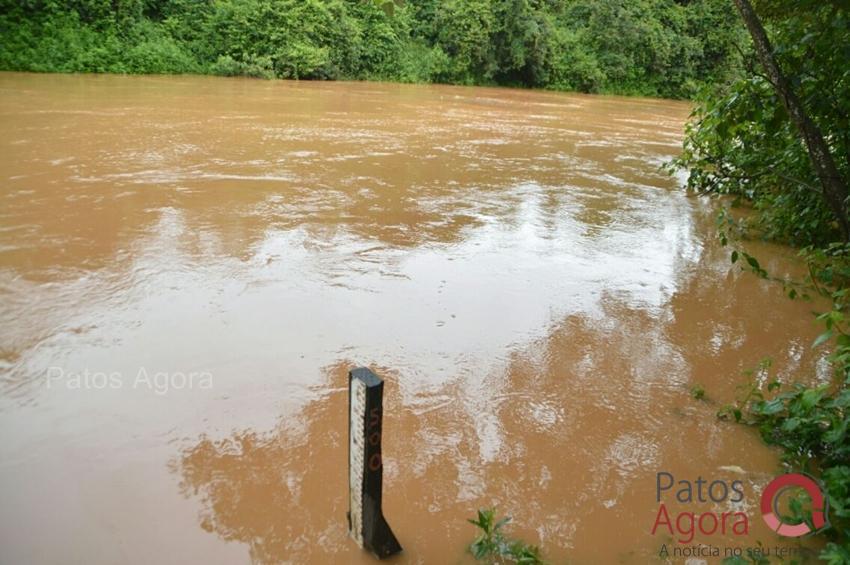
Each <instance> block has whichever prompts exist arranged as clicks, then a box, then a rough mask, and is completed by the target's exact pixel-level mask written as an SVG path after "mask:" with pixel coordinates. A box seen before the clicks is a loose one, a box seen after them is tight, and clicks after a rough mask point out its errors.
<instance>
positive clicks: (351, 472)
mask: <svg viewBox="0 0 850 565" xmlns="http://www.w3.org/2000/svg"><path fill="white" fill-rule="evenodd" d="M383 397H384V381H382V380H381V379H380V378H379V377H378V376H377V375H376V374H375V373H373V372H372V371H370V370H369V369H366V368H362V367H361V368H358V369H352V370H351V371H349V373H348V531H349V534H350V535H351V537H352V538H353V539H354V541H356V542H357V544H358V545H359V546H360V547H362V548H364V549H366V550H368V551H370V552H372V553H373V554H374V555H375V556H376V557H377V558H378V559H383V558H385V557H389V556H391V555H395V554H396V553H398V552H400V551H401V545H399V543H398V540H397V539H396V537H395V535H393V532H392V530H391V529H390V526H389V524H387V521H386V520H385V519H384V514H383V512H382V511H381V496H382V490H383V471H384V466H383V462H382V460H381V428H382V424H383V422H382V420H383Z"/></svg>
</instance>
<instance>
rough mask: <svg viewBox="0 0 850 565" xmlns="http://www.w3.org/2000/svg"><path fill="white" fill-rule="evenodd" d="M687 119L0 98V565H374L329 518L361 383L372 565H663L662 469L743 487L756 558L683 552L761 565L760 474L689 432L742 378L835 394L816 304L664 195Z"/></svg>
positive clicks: (295, 103)
mask: <svg viewBox="0 0 850 565" xmlns="http://www.w3.org/2000/svg"><path fill="white" fill-rule="evenodd" d="M688 113H689V106H688V105H687V104H685V103H681V102H671V101H661V100H647V99H627V98H616V97H593V96H578V95H567V94H560V93H545V92H530V91H520V90H507V89H484V88H461V87H444V86H411V85H387V84H369V83H309V82H301V83H297V82H285V81H255V80H242V79H223V78H210V77H117V76H49V75H44V76H39V75H25V74H10V73H5V74H0V178H1V179H2V187H3V190H2V194H0V199H1V200H0V203H1V204H0V215H2V224H0V296H2V303H0V336H1V337H2V350H1V351H2V365H0V501H2V503H0V562H2V563H10V564H11V563H16V564H18V563H92V564H94V563H119V562H120V563H192V562H198V563H222V564H224V563H227V564H232V563H247V562H254V563H281V562H292V563H331V562H357V563H360V562H362V563H370V562H372V559H371V558H370V557H369V556H367V555H365V554H363V552H362V551H361V550H359V549H358V548H357V547H356V546H355V545H354V543H353V542H352V541H351V540H350V539H349V538H348V537H347V531H346V519H345V513H346V510H347V504H348V498H347V492H346V488H347V427H346V426H347V414H346V411H347V371H348V370H349V369H350V368H352V367H355V366H362V365H365V366H369V367H371V368H373V369H374V370H375V371H376V372H378V374H379V375H380V376H382V377H383V378H384V379H385V399H384V406H385V414H384V446H383V450H384V493H385V495H384V513H385V515H386V517H387V520H388V522H389V523H390V525H391V526H392V528H393V530H394V531H395V534H396V536H397V537H398V539H399V540H400V542H401V544H402V546H403V547H404V549H405V551H404V553H403V554H402V555H401V556H399V557H398V558H396V560H395V561H394V562H398V563H458V562H462V563H465V562H469V561H471V558H470V557H469V555H468V554H466V553H465V547H466V545H467V544H468V543H469V542H470V541H471V540H472V538H473V537H474V535H475V531H474V528H473V527H472V526H471V525H470V524H468V523H466V521H465V519H466V518H469V517H472V516H473V515H474V513H475V510H476V509H477V508H480V507H486V506H497V507H498V508H499V510H500V511H501V512H502V513H507V514H510V515H512V516H513V518H514V524H513V525H512V529H511V530H510V531H511V533H512V534H515V535H517V536H520V537H524V538H525V539H526V540H528V541H530V542H533V543H538V544H540V545H541V546H542V549H543V553H544V554H545V555H546V556H547V557H548V558H550V559H551V560H552V561H553V562H559V563H560V562H564V561H565V560H567V559H569V560H570V562H571V563H646V562H652V561H655V562H657V561H658V558H657V555H658V551H659V547H660V546H661V544H662V543H670V542H671V540H670V537H669V535H663V534H660V533H659V534H657V535H651V534H650V529H651V528H652V525H653V522H654V521H655V518H656V511H657V509H658V503H657V501H656V493H655V487H656V484H655V481H656V473H657V472H659V471H667V472H670V473H672V474H673V475H674V476H675V477H676V479H677V480H678V479H680V478H681V479H689V480H692V481H693V480H696V479H697V477H699V476H702V477H703V478H709V479H725V480H729V481H731V480H736V479H737V480H742V482H743V484H744V486H745V491H746V498H745V500H744V503H743V504H742V505H740V507H739V509H743V510H745V511H746V512H748V513H749V515H750V523H751V533H750V536H749V537H747V538H746V539H744V540H742V539H741V538H736V537H734V536H733V535H730V534H728V533H727V535H725V536H724V535H721V534H715V535H712V536H697V538H695V542H700V541H701V542H703V543H710V544H713V545H716V546H725V545H734V546H748V545H750V546H752V545H755V543H756V541H757V540H761V541H764V542H768V543H771V542H772V543H774V544H775V543H776V542H777V541H778V540H779V538H777V537H776V536H774V535H773V534H772V533H771V532H769V531H768V530H767V528H766V526H764V524H763V523H762V521H761V519H760V517H759V515H758V512H757V508H758V492H760V491H759V489H760V488H761V486H762V485H764V484H765V483H766V482H767V481H768V480H769V479H770V478H772V477H773V476H774V475H775V474H776V473H777V472H778V471H779V465H778V456H777V454H776V452H774V451H771V450H769V449H768V448H766V447H764V446H763V445H762V443H761V441H760V440H759V438H758V437H757V436H756V435H755V433H753V432H752V431H751V430H748V429H746V428H743V427H741V426H736V425H734V424H730V423H724V422H719V421H717V420H716V419H715V417H714V414H715V412H716V411H717V409H718V408H719V407H720V406H721V405H722V404H723V403H724V402H728V401H730V400H731V399H732V398H733V397H734V395H735V393H736V386H737V385H738V384H740V383H741V382H743V381H744V380H745V377H743V376H742V374H741V373H742V371H744V370H746V369H748V368H751V367H754V366H755V365H756V364H757V363H758V361H759V360H760V359H761V358H763V357H766V356H772V357H773V359H774V370H775V373H776V374H778V375H779V377H780V378H781V379H782V380H784V381H790V380H794V379H798V378H799V379H809V380H810V379H811V378H813V375H820V378H825V377H826V375H827V374H828V368H827V366H826V364H825V362H824V360H823V359H822V358H821V357H822V353H819V352H817V351H812V350H811V349H810V344H811V343H812V340H813V339H814V337H815V336H816V334H817V333H818V328H817V326H816V325H815V324H814V323H813V318H812V316H811V311H812V310H813V309H815V306H814V305H812V304H806V303H802V302H792V301H790V300H787V299H785V298H784V297H783V295H782V289H781V288H780V287H778V286H777V285H775V284H771V283H769V282H765V281H761V280H757V279H756V278H755V277H754V276H752V275H750V274H746V273H741V272H739V271H737V270H735V269H731V268H730V265H729V261H728V253H729V251H728V250H724V249H721V248H718V246H717V244H716V243H715V237H714V235H713V234H714V231H713V230H714V228H713V226H714V223H713V215H714V207H713V206H714V204H713V203H711V202H707V201H704V200H702V199H699V198H695V197H692V196H688V195H686V194H685V193H684V192H683V191H681V190H680V189H679V186H680V184H681V182H682V180H681V178H679V179H677V178H671V177H668V176H667V175H666V174H665V173H662V172H660V171H659V166H660V165H662V164H663V163H665V162H666V161H668V160H669V159H670V158H672V157H673V156H674V155H676V154H677V152H678V150H679V147H680V144H681V139H682V135H683V126H684V122H685V120H686V118H687V116H688ZM751 250H753V251H755V253H756V255H757V256H758V257H759V259H760V260H761V262H762V264H764V265H766V266H767V267H768V269H769V270H772V271H773V272H776V273H780V274H781V273H783V272H788V271H789V270H793V269H795V268H796V267H795V266H794V263H793V261H792V259H791V257H793V252H792V251H790V250H787V249H783V248H781V247H774V246H768V245H765V244H756V243H753V244H751ZM695 385H700V386H703V387H704V388H705V390H706V399H705V400H701V401H700V400H695V399H694V398H692V395H691V393H690V390H691V389H692V387H694V386H695ZM672 506H675V505H671V507H672ZM715 506H717V505H715ZM720 506H723V505H720ZM677 508H681V507H677ZM711 508H712V507H711V505H708V506H706V505H703V506H700V507H698V508H697V511H699V512H701V511H703V510H709V509H711ZM724 508H725V507H724ZM789 543H790V542H789ZM681 561H682V560H678V562H681Z"/></svg>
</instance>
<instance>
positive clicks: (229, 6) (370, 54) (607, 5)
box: [0, 0, 744, 97]
mask: <svg viewBox="0 0 850 565" xmlns="http://www.w3.org/2000/svg"><path fill="white" fill-rule="evenodd" d="M0 6H2V10H0V14H2V15H0V35H2V37H3V40H2V43H0V69H5V70H25V71H57V72H116V73H213V74H220V75H245V76H255V77H266V78H271V77H281V78H306V79H383V80H395V81H407V82H446V83H456V84H503V85H515V86H527V87H538V88H553V89H563V90H581V91H586V92H618V93H632V94H645V95H657V96H666V97H689V96H691V95H693V94H694V93H695V92H696V91H697V89H698V88H699V87H700V86H703V85H706V84H712V83H715V82H718V81H727V79H729V78H730V77H732V76H736V75H737V73H738V71H739V68H740V65H741V62H740V60H741V57H740V54H739V52H738V49H737V48H736V45H738V44H740V43H742V37H743V34H744V30H743V28H742V26H741V24H740V22H739V21H738V19H737V16H736V14H735V13H734V10H733V8H732V6H731V5H730V4H729V3H728V2H727V1H726V0H690V1H684V0H679V1H674V0H568V1H557V0H407V1H401V0H398V1H396V2H395V3H394V2H392V1H391V0H110V1H107V0H66V1H61V0H0Z"/></svg>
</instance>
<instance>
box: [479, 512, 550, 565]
mask: <svg viewBox="0 0 850 565" xmlns="http://www.w3.org/2000/svg"><path fill="white" fill-rule="evenodd" d="M510 521H511V519H510V517H507V516H506V517H504V518H502V519H500V520H497V519H496V510H495V509H493V508H489V509H481V510H479V511H478V517H477V518H475V519H471V520H469V523H470V524H473V525H474V526H475V527H476V528H478V532H479V533H478V536H477V537H476V538H475V541H474V542H472V544H471V545H470V546H469V551H470V552H471V553H472V556H473V557H475V559H476V560H478V561H484V562H485V563H494V564H495V563H520V564H521V565H544V564H545V563H546V562H545V561H543V558H542V557H541V556H540V550H539V549H538V547H537V546H535V545H528V544H527V543H525V542H524V541H522V540H514V539H508V538H507V537H505V533H504V531H503V530H504V527H505V526H506V525H507V524H508V523H509V522H510Z"/></svg>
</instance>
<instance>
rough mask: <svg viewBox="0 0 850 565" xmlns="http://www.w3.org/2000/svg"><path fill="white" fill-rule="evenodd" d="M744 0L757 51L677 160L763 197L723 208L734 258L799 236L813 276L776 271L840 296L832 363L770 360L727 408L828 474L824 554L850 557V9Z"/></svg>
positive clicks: (789, 457)
mask: <svg viewBox="0 0 850 565" xmlns="http://www.w3.org/2000/svg"><path fill="white" fill-rule="evenodd" d="M734 3H735V5H736V6H737V7H738V9H739V11H740V13H741V15H742V17H743V19H744V21H746V24H747V27H748V29H749V32H750V35H751V36H752V40H753V45H754V50H753V51H754V53H756V55H757V56H755V57H753V59H752V61H748V62H747V64H746V65H745V68H744V72H743V74H742V76H741V77H740V78H739V79H737V80H736V81H734V82H732V83H729V84H727V85H721V86H720V87H719V88H716V89H713V90H712V91H710V92H707V93H706V94H705V95H704V96H703V97H702V98H701V100H700V102H699V104H698V106H697V108H696V111H695V113H694V115H693V119H692V122H691V124H690V126H689V129H688V136H687V140H686V143H685V150H684V153H683V155H682V157H681V159H680V160H679V162H678V165H680V166H684V167H687V168H688V169H690V171H691V173H690V178H689V181H688V186H689V188H690V189H692V190H695V191H698V192H701V193H705V194H713V195H722V196H725V197H729V199H731V206H733V207H734V206H746V207H747V208H748V209H749V210H750V213H748V214H744V217H743V219H739V220H735V219H733V218H735V217H740V214H735V215H733V214H731V213H729V211H727V210H724V211H723V212H721V215H720V218H719V225H720V228H721V229H720V237H721V242H722V243H723V244H724V245H726V244H729V245H731V246H732V247H734V249H733V250H732V251H731V252H730V259H731V261H732V263H735V264H740V265H742V266H743V268H745V269H747V270H749V271H752V272H753V273H754V274H755V275H756V276H759V277H762V278H774V277H772V275H771V274H770V273H768V272H767V271H766V270H765V269H764V268H763V267H762V266H761V265H760V264H759V261H758V258H757V257H754V256H753V255H751V254H749V253H747V251H746V242H747V240H748V239H751V238H755V237H759V238H766V239H771V240H776V241H781V242H784V243H788V244H791V245H795V246H798V247H800V249H801V251H800V256H801V257H802V259H803V260H804V261H805V263H806V264H807V266H808V273H809V274H808V276H807V277H806V278H805V280H787V279H777V280H778V282H779V283H781V284H783V285H784V288H785V290H786V292H787V294H788V296H789V298H790V299H794V300H805V299H808V298H810V297H812V296H818V295H819V296H822V297H826V298H827V299H828V301H829V303H831V305H832V306H831V308H830V309H828V310H826V311H824V312H821V313H819V314H818V316H817V320H818V321H819V322H820V323H821V324H822V325H823V333H822V334H821V336H820V337H819V338H818V339H817V340H816V341H815V343H814V344H812V345H813V347H824V346H827V345H828V346H830V347H831V351H832V352H831V355H830V356H829V359H830V361H831V362H832V366H833V374H832V376H831V378H828V379H823V378H819V377H818V376H817V375H798V380H799V382H797V383H782V382H779V381H777V380H774V379H772V378H770V372H769V371H770V369H769V361H765V362H763V363H762V365H761V366H760V367H759V368H758V369H757V370H755V371H754V372H753V373H752V374H751V378H752V383H751V384H747V385H746V386H745V387H744V391H743V394H742V396H741V397H740V398H739V399H738V401H737V402H736V403H735V404H733V405H730V406H727V407H725V408H724V409H723V410H721V412H720V416H721V417H725V418H731V419H734V420H736V421H739V422H744V423H747V424H750V425H753V426H756V427H757V428H758V430H759V432H760V433H761V436H762V438H763V439H764V440H765V441H766V442H767V443H769V444H771V445H776V446H778V447H779V448H780V449H781V450H782V454H783V461H784V462H785V464H786V466H787V467H788V469H789V470H794V471H803V472H806V473H809V474H811V475H813V476H816V477H818V478H819V479H820V480H821V482H822V484H823V486H824V489H825V491H826V496H827V499H828V504H829V527H828V529H827V531H826V535H827V536H828V539H829V543H828V544H827V545H826V548H825V549H824V551H823V552H822V553H821V559H823V560H824V561H827V562H829V563H835V564H838V563H850V414H849V413H850V214H848V211H850V198H848V186H850V66H848V64H847V61H848V60H850V14H848V9H847V8H846V6H845V4H842V3H838V2H814V1H809V0H807V1H804V2H791V1H789V0H771V1H769V2H758V3H756V5H755V10H753V6H752V5H751V4H750V2H749V1H748V0H735V2H734ZM813 383H814V384H813ZM802 508H803V506H802V505H801V504H792V508H791V510H792V512H793V513H794V514H796V516H793V517H792V518H796V520H798V521H802V520H804V519H805V513H804V512H802Z"/></svg>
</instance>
